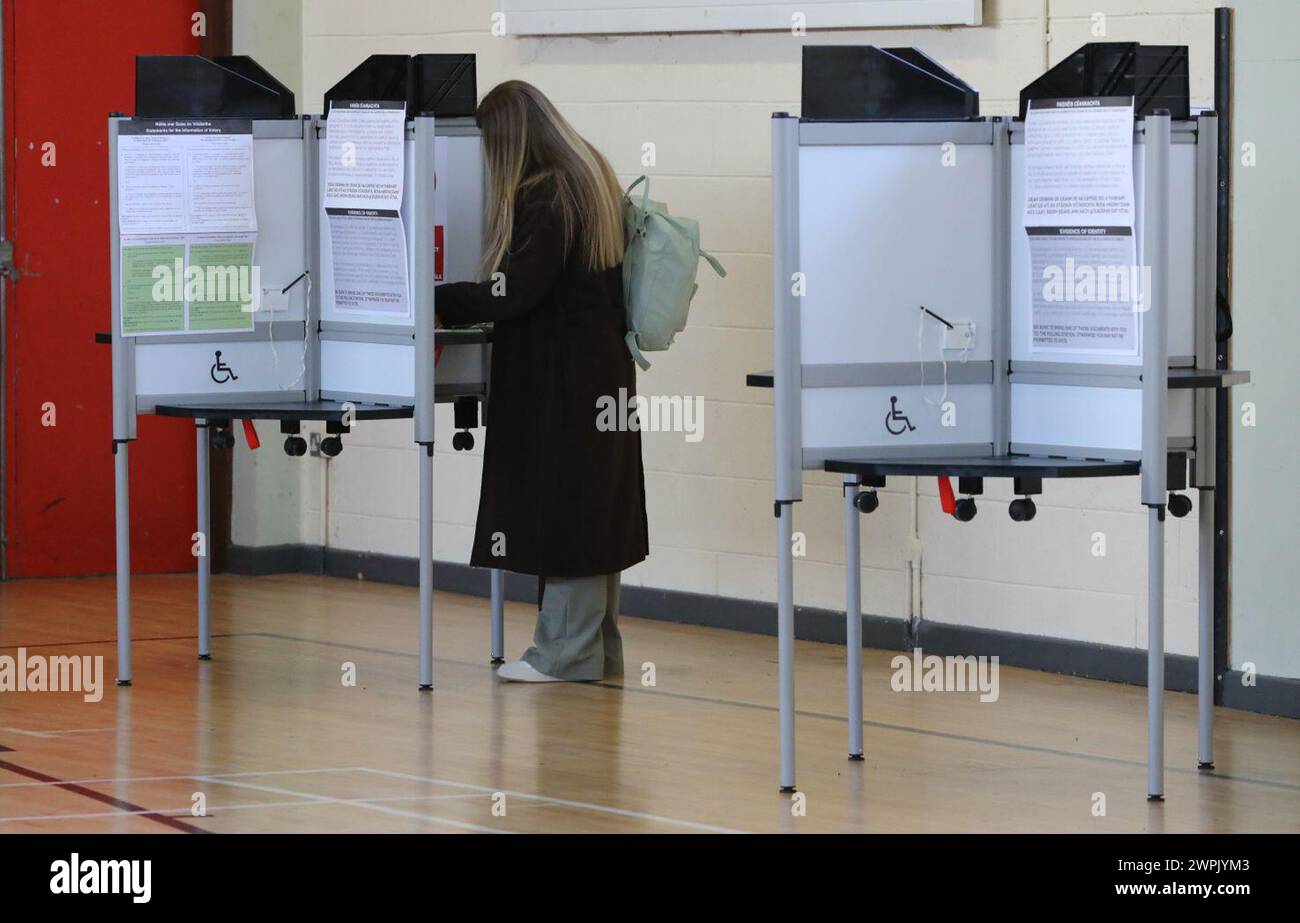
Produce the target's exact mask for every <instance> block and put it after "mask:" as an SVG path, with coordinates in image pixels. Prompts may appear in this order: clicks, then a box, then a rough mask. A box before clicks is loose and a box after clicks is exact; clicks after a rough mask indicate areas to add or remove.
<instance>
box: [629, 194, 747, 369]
mask: <svg viewBox="0 0 1300 923" xmlns="http://www.w3.org/2000/svg"><path fill="white" fill-rule="evenodd" d="M641 183H644V184H645V188H644V189H643V190H642V192H641V201H640V202H639V203H638V202H634V201H632V190H633V189H635V188H636V187H637V186H638V185H639V184H641ZM623 220H624V224H625V226H626V229H627V252H626V253H625V254H624V256H623V301H624V304H625V305H626V307H627V337H626V342H627V348H628V350H629V351H630V352H631V353H632V358H633V359H635V360H636V364H637V365H639V366H641V368H642V370H645V369H648V368H650V360H649V359H647V358H646V357H645V353H647V352H655V351H657V350H663V349H667V348H668V347H669V346H671V345H672V344H673V338H674V337H675V336H677V334H678V333H680V332H681V330H682V329H683V328H685V326H686V315H687V312H688V311H689V310H690V307H691V299H692V298H694V297H695V290H696V289H697V288H699V286H698V285H696V284H695V273H696V270H698V269H699V263H700V257H704V258H705V259H706V260H708V261H709V265H710V266H712V267H713V271H714V272H716V273H717V274H718V275H719V276H726V274H727V271H726V270H725V269H723V268H722V264H721V263H719V262H718V261H717V260H716V259H714V258H713V257H712V256H711V255H710V254H708V253H705V252H704V251H703V250H701V249H700V225H699V222H697V221H696V220H695V219H693V218H682V217H678V216H675V215H670V214H668V206H666V205H665V204H664V203H662V202H653V201H651V199H650V180H649V179H648V178H647V177H644V176H642V177H640V178H639V179H637V180H636V182H634V183H632V185H631V186H628V187H627V192H626V193H625V194H624V196H623Z"/></svg>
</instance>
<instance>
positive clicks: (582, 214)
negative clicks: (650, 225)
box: [475, 80, 625, 278]
mask: <svg viewBox="0 0 1300 923" xmlns="http://www.w3.org/2000/svg"><path fill="white" fill-rule="evenodd" d="M475 119H476V121H477V122H478V126H479V130H480V131H481V133H482V138H483V156H484V159H485V160H486V161H487V174H488V175H487V187H488V193H487V226H486V228H485V231H484V241H483V263H482V266H481V270H482V274H483V277H484V278H487V277H488V276H489V275H491V274H492V273H493V272H495V271H496V270H497V269H498V268H500V266H501V262H502V260H504V259H505V257H506V254H508V253H509V252H510V237H511V229H512V225H513V223H514V211H515V195H516V194H517V193H518V192H519V191H520V189H521V188H522V189H526V188H528V187H530V186H532V185H535V184H536V183H539V182H541V181H543V180H547V179H549V180H552V181H553V182H554V186H555V202H554V206H555V208H556V209H557V210H558V211H559V213H560V218H561V226H562V228H563V232H564V235H565V239H566V241H568V242H570V243H572V244H574V245H575V247H576V253H577V256H578V258H579V259H581V260H582V264H583V266H584V267H585V268H586V269H587V270H588V271H591V272H596V271H599V270H603V269H609V268H611V267H613V266H616V265H618V264H619V263H620V262H622V260H623V247H624V243H625V242H624V234H623V209H622V198H623V193H622V190H621V189H620V188H619V185H618V179H617V177H615V175H614V170H613V169H612V168H611V167H610V165H609V161H608V160H606V159H605V157H604V156H603V155H602V154H601V153H600V151H598V150H596V149H595V148H594V147H592V146H591V144H589V143H588V142H587V140H586V139H585V138H583V137H582V135H580V134H578V133H577V132H576V131H575V130H574V128H573V126H572V125H570V124H569V123H568V121H567V120H566V119H565V118H564V116H562V115H560V113H559V111H558V110H557V109H556V108H555V106H554V105H552V104H551V101H550V100H549V99H547V98H546V96H545V95H544V94H543V93H542V91H541V90H539V89H537V87H535V86H533V85H532V84H530V83H525V82H524V81H522V80H507V81H506V82H505V83H500V84H497V85H496V86H495V87H493V88H492V90H491V92H489V93H488V94H487V96H485V97H483V101H482V102H481V103H479V106H478V111H477V113H476V114H475Z"/></svg>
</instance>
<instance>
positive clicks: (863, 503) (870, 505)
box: [853, 490, 880, 513]
mask: <svg viewBox="0 0 1300 923" xmlns="http://www.w3.org/2000/svg"><path fill="white" fill-rule="evenodd" d="M853 505H854V506H856V507H857V508H858V512H859V513H874V512H875V511H876V510H877V509H878V508H879V507H880V496H879V495H878V494H877V493H876V492H875V491H874V490H864V491H862V492H861V493H859V494H858V495H857V497H855V498H854V500H853Z"/></svg>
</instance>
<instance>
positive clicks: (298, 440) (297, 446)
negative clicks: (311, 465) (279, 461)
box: [284, 436, 307, 458]
mask: <svg viewBox="0 0 1300 923" xmlns="http://www.w3.org/2000/svg"><path fill="white" fill-rule="evenodd" d="M284 454H285V455H289V456H291V457H293V458H298V457H299V456H302V455H306V454H307V440H306V439H304V438H302V437H301V436H287V437H285V440H284Z"/></svg>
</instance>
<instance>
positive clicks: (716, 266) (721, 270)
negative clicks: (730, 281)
mask: <svg viewBox="0 0 1300 923" xmlns="http://www.w3.org/2000/svg"><path fill="white" fill-rule="evenodd" d="M700 256H702V257H704V259H705V260H707V261H708V264H709V265H710V266H712V267H713V271H714V272H716V273H717V274H718V276H719V277H720V278H723V279H725V278H727V270H726V268H725V267H724V266H723V265H722V264H721V263H719V262H718V258H717V257H716V256H714V255H713V254H712V253H710V252H709V251H707V250H701V251H700Z"/></svg>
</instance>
